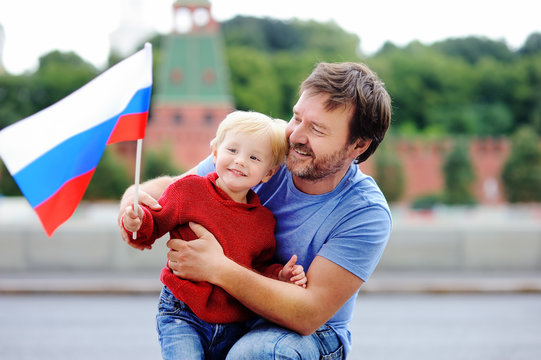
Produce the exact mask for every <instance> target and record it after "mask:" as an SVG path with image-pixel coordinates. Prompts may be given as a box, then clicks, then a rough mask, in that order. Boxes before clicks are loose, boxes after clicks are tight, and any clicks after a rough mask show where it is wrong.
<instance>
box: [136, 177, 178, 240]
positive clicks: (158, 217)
mask: <svg viewBox="0 0 541 360" xmlns="http://www.w3.org/2000/svg"><path fill="white" fill-rule="evenodd" d="M158 202H159V203H160V205H161V206H162V208H161V209H160V210H152V209H150V208H148V207H146V206H142V208H143V211H144V216H143V222H142V224H141V228H140V229H139V230H138V231H137V239H136V240H134V242H137V243H139V244H143V245H152V244H154V242H155V241H156V240H157V239H159V238H160V237H162V236H163V235H165V234H167V233H168V232H170V231H171V230H173V229H174V228H175V227H176V226H177V225H179V223H180V219H179V214H180V207H181V203H180V192H179V186H178V182H175V183H173V184H171V185H170V186H169V187H167V189H166V190H165V191H164V193H163V194H162V196H161V197H160V198H159V199H158ZM128 235H130V236H131V233H129V232H128Z"/></svg>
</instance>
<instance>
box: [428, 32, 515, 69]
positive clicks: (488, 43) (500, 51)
mask: <svg viewBox="0 0 541 360" xmlns="http://www.w3.org/2000/svg"><path fill="white" fill-rule="evenodd" d="M433 47H434V48H435V49H437V50H439V51H441V52H442V53H444V54H446V55H449V56H457V57H460V58H463V59H465V60H466V61H467V62H469V63H470V64H475V63H476V62H477V61H479V60H480V59H482V58H493V59H495V60H497V61H500V62H509V61H511V60H512V59H513V58H514V57H515V54H514V53H513V52H512V51H511V50H509V47H508V46H507V45H506V44H505V43H504V42H502V41H495V40H490V39H488V38H484V37H475V36H468V37H466V38H456V39H447V40H443V41H440V42H436V43H435V44H433Z"/></svg>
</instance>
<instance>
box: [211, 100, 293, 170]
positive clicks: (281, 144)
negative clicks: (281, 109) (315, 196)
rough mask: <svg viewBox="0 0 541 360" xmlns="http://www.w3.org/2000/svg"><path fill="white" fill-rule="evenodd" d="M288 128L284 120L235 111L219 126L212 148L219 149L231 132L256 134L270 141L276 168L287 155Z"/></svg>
mask: <svg viewBox="0 0 541 360" xmlns="http://www.w3.org/2000/svg"><path fill="white" fill-rule="evenodd" d="M286 126H287V123H286V122H285V121H284V120H281V119H273V118H271V117H270V116H267V115H264V114H261V113H258V112H255V111H240V110H239V111H233V112H232V113H230V114H229V115H227V116H226V117H225V119H223V120H222V122H221V123H220V125H219V126H218V130H216V137H215V138H214V139H212V141H211V142H210V146H211V148H212V150H213V151H214V150H216V149H218V147H219V146H220V144H221V143H222V141H223V140H224V138H225V135H226V134H227V132H229V131H236V132H239V133H244V134H256V135H259V136H261V137H263V138H268V139H270V143H271V148H272V156H273V158H272V167H275V166H277V165H280V164H282V163H283V162H284V160H285V156H286V154H287V148H288V143H287V140H286V132H285V129H286Z"/></svg>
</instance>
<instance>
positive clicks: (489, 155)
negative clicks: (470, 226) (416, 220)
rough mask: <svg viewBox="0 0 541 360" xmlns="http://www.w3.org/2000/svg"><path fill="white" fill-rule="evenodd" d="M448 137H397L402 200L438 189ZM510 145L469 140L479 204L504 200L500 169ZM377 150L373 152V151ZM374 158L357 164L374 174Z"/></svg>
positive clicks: (442, 181) (504, 141) (449, 143)
mask: <svg viewBox="0 0 541 360" xmlns="http://www.w3.org/2000/svg"><path fill="white" fill-rule="evenodd" d="M452 146H453V143H452V140H450V139H448V140H443V141H441V140H440V141H429V140H412V141H405V140H400V141H398V142H397V143H396V144H395V151H396V154H397V156H399V157H400V159H401V161H402V167H403V169H404V173H405V174H404V175H405V191H404V195H403V198H402V201H404V202H406V203H409V202H412V201H413V200H415V199H416V198H418V197H420V196H423V195H427V194H436V193H441V192H442V191H443V190H444V186H445V179H444V176H443V172H442V168H443V163H444V161H445V157H446V154H447V153H448V152H449V151H450V150H451V149H452ZM509 151H510V147H509V142H508V140H507V139H482V140H474V141H472V142H471V143H470V160H471V163H472V166H473V168H474V172H475V176H476V180H475V183H474V186H473V189H472V191H473V193H474V196H475V198H476V199H477V201H478V203H480V204H501V203H503V202H505V196H504V194H503V190H502V183H501V172H502V170H503V166H504V164H505V161H506V160H507V157H508V155H509ZM376 154H377V152H376ZM373 162H374V158H373V157H371V158H370V159H369V160H367V162H366V164H364V163H363V164H361V165H360V167H361V169H362V170H363V172H365V173H367V174H370V175H374V164H373Z"/></svg>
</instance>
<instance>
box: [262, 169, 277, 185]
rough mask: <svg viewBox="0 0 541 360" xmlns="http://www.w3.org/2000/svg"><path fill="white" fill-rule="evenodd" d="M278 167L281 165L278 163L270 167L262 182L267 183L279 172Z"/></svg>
mask: <svg viewBox="0 0 541 360" xmlns="http://www.w3.org/2000/svg"><path fill="white" fill-rule="evenodd" d="M278 169H280V165H276V166H275V167H273V168H271V169H269V171H268V172H267V174H265V176H264V177H263V179H261V182H264V183H266V182H267V181H269V180H270V178H271V177H272V176H273V175H274V174H276V173H277V172H278Z"/></svg>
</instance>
